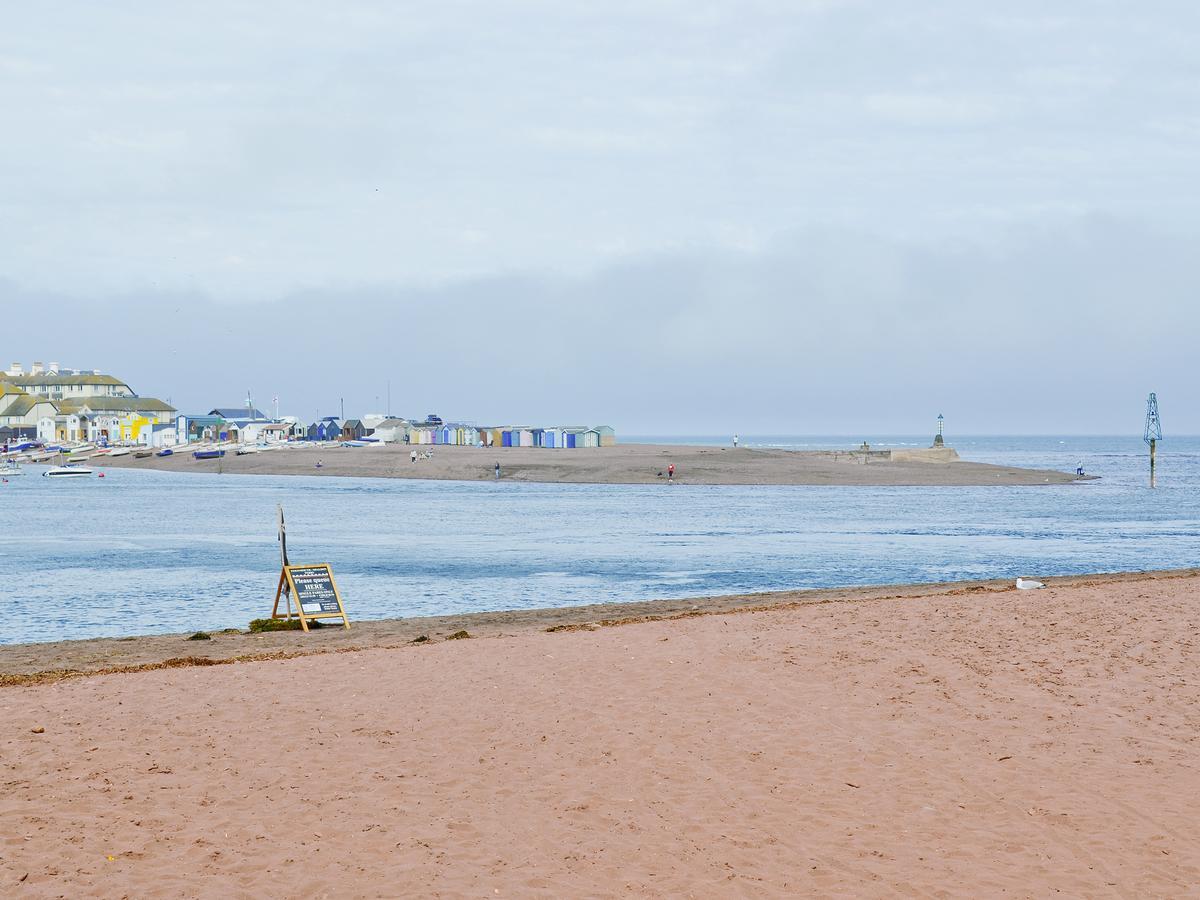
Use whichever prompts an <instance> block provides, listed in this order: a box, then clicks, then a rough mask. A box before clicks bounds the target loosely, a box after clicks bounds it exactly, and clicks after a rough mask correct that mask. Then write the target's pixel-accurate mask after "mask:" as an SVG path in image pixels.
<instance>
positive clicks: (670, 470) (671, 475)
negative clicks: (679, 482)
mask: <svg viewBox="0 0 1200 900" xmlns="http://www.w3.org/2000/svg"><path fill="white" fill-rule="evenodd" d="M674 483H675V463H671V464H670V465H669V466H667V484H674Z"/></svg>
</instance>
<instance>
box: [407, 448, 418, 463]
mask: <svg viewBox="0 0 1200 900" xmlns="http://www.w3.org/2000/svg"><path fill="white" fill-rule="evenodd" d="M408 456H409V458H410V459H411V460H412V461H413V464H414V465H415V464H416V462H417V451H416V450H410V451H408Z"/></svg>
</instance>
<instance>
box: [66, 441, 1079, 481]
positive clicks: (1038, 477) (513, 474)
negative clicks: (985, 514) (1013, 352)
mask: <svg viewBox="0 0 1200 900" xmlns="http://www.w3.org/2000/svg"><path fill="white" fill-rule="evenodd" d="M413 449H416V450H417V451H418V452H424V451H427V450H432V453H433V455H432V458H431V459H422V460H419V461H418V462H416V463H413V462H412V460H411V457H410V453H411V451H412V450H413ZM903 452H904V453H905V454H907V456H905V457H904V458H897V459H888V458H882V457H869V456H864V455H862V454H857V453H854V452H852V451H849V450H847V451H827V450H772V449H749V448H745V447H740V448H738V449H736V450H735V449H732V448H728V447H705V446H699V445H660V444H620V445H617V446H614V447H597V448H587V449H579V450H551V449H542V448H533V447H504V448H494V447H493V448H478V447H458V446H446V445H434V446H431V447H429V446H422V447H415V448H414V447H408V446H404V445H400V444H386V445H381V446H378V447H358V448H347V447H337V446H329V447H308V446H295V445H289V446H287V447H284V448H281V449H278V450H269V451H265V452H259V453H253V454H248V455H245V456H237V455H235V454H234V452H233V449H232V448H230V449H229V450H228V451H227V454H226V456H225V457H224V458H223V459H221V460H219V461H218V460H196V459H193V458H192V456H191V451H190V450H188V449H186V448H184V449H181V450H180V451H178V452H177V453H175V454H174V455H172V456H168V457H157V456H152V457H148V458H146V459H136V458H134V457H133V456H132V455H130V456H123V457H118V458H117V459H112V458H108V457H103V456H99V457H93V458H91V459H89V460H88V461H87V463H88V465H90V466H93V467H97V468H104V469H152V470H156V471H166V472H207V473H216V472H218V471H219V472H221V473H222V474H227V475H310V476H316V477H360V478H408V479H415V480H422V481H493V480H495V476H494V466H495V464H496V463H499V464H500V467H501V479H500V480H501V482H504V483H513V482H516V483H535V484H622V485H645V484H662V485H664V486H665V485H666V484H667V477H666V475H667V466H668V465H670V464H674V465H675V471H676V475H675V479H674V484H675V485H679V486H685V485H827V486H854V485H860V486H873V487H883V486H895V487H985V486H1014V485H1030V486H1033V485H1048V484H1072V483H1078V482H1085V481H1094V480H1096V478H1095V476H1087V475H1085V476H1083V477H1080V476H1077V475H1075V474H1073V473H1069V472H1059V471H1057V470H1052V469H1026V468H1020V467H1016V466H998V465H992V464H990V463H977V462H967V461H964V460H961V459H957V458H954V459H932V458H930V459H922V458H912V457H913V452H912V451H903ZM318 462H320V463H321V466H320V467H319V468H318V467H317V463H318Z"/></svg>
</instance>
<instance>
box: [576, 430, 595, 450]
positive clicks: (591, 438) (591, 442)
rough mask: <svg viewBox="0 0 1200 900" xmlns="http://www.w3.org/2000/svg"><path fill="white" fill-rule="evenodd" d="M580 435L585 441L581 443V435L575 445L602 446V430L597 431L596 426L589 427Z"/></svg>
mask: <svg viewBox="0 0 1200 900" xmlns="http://www.w3.org/2000/svg"><path fill="white" fill-rule="evenodd" d="M580 437H581V438H582V439H583V443H580V442H579V437H577V438H576V439H575V446H577V447H599V446H600V432H599V431H597V430H596V429H595V428H589V429H587V430H586V431H584V432H583V434H582V435H580Z"/></svg>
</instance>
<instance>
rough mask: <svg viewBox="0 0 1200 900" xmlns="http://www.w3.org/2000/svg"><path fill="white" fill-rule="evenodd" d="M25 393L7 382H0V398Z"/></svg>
mask: <svg viewBox="0 0 1200 900" xmlns="http://www.w3.org/2000/svg"><path fill="white" fill-rule="evenodd" d="M24 393H25V391H24V390H22V389H21V388H19V387H17V386H16V385H15V384H12V383H11V382H8V381H0V397H3V396H5V395H6V394H24Z"/></svg>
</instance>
